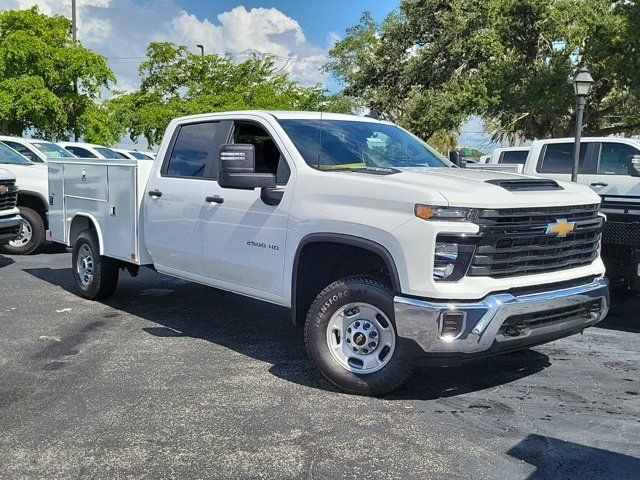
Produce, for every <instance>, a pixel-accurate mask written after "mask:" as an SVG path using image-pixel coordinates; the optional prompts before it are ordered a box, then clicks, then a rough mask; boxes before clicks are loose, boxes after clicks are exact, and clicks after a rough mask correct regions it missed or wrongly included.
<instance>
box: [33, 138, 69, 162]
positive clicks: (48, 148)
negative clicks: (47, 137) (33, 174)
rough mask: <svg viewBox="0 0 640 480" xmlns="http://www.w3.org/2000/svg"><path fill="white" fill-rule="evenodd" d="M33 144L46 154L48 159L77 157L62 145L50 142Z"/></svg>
mask: <svg viewBox="0 0 640 480" xmlns="http://www.w3.org/2000/svg"><path fill="white" fill-rule="evenodd" d="M31 144H32V145H33V146H34V147H36V148H37V149H38V150H40V151H41V152H42V153H44V155H45V157H47V158H75V155H74V154H73V153H71V152H69V151H68V150H65V149H64V148H62V147H61V146H60V145H56V144H55V143H50V142H31Z"/></svg>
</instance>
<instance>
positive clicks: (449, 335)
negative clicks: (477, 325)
mask: <svg viewBox="0 0 640 480" xmlns="http://www.w3.org/2000/svg"><path fill="white" fill-rule="evenodd" d="M465 318H466V315H465V314H464V313H463V312H444V313H443V314H442V317H441V320H440V338H442V339H443V340H445V341H446V340H455V339H456V338H458V337H459V336H460V335H461V334H462V331H463V330H464V324H465Z"/></svg>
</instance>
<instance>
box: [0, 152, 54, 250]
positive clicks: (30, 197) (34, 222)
mask: <svg viewBox="0 0 640 480" xmlns="http://www.w3.org/2000/svg"><path fill="white" fill-rule="evenodd" d="M0 167H2V168H4V169H6V170H9V171H10V172H11V173H12V174H14V175H15V177H16V183H17V185H18V198H17V202H18V208H19V209H20V216H21V217H22V225H21V226H20V231H19V234H18V238H15V239H13V240H11V241H10V242H8V243H7V244H5V245H2V246H1V247H0V251H2V252H4V253H8V254H11V255H27V254H30V253H36V252H37V251H38V250H40V248H41V247H42V245H44V242H45V233H46V229H47V203H48V201H47V199H48V180H47V166H46V165H45V164H44V163H33V162H31V161H29V160H27V158H25V157H24V156H23V155H21V154H19V153H18V152H17V151H15V150H14V149H12V148H9V147H8V146H7V145H5V144H4V143H2V142H0Z"/></svg>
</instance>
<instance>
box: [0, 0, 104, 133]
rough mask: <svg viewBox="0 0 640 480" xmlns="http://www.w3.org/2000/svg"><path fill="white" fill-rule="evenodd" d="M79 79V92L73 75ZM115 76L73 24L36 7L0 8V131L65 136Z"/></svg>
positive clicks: (80, 123) (81, 125)
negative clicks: (80, 40) (76, 40)
mask: <svg viewBox="0 0 640 480" xmlns="http://www.w3.org/2000/svg"><path fill="white" fill-rule="evenodd" d="M74 79H77V85H78V92H77V93H76V92H75V90H74V82H73V80H74ZM114 81H115V77H114V76H113V73H112V72H111V70H109V68H108V67H107V63H106V59H105V58H104V57H102V56H100V55H97V54H95V53H93V52H91V51H89V50H87V49H86V48H84V47H82V46H81V45H78V46H76V47H74V45H73V42H72V39H71V24H70V22H69V20H67V19H66V18H64V17H61V16H55V17H48V16H46V15H42V14H40V13H39V12H38V9H37V7H33V8H31V9H28V10H5V11H3V12H1V13H0V131H2V133H4V134H10V135H22V134H23V132H24V131H25V130H27V129H32V130H34V131H35V134H36V135H37V136H41V137H46V138H51V139H62V138H67V137H68V136H70V134H71V133H72V132H73V129H74V127H75V126H76V125H77V127H78V128H79V133H80V134H82V133H84V132H83V125H84V124H83V123H82V122H81V121H80V119H81V118H83V117H84V116H86V115H87V112H88V111H90V110H91V109H92V108H94V102H95V101H96V100H97V99H98V98H99V97H100V93H101V90H102V89H103V88H106V87H108V86H109V85H110V83H111V82H114Z"/></svg>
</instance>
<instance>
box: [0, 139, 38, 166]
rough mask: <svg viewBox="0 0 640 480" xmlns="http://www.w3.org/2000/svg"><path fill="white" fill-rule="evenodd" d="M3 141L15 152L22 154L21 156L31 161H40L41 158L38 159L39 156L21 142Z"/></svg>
mask: <svg viewBox="0 0 640 480" xmlns="http://www.w3.org/2000/svg"><path fill="white" fill-rule="evenodd" d="M3 143H4V144H5V145H8V146H10V147H11V148H13V149H14V150H15V151H16V152H18V153H19V154H20V155H22V156H23V157H26V158H28V159H29V160H31V161H32V162H42V160H40V157H38V156H37V155H36V154H35V153H33V152H32V151H31V150H29V149H28V148H27V147H25V146H24V145H22V144H21V143H17V142H12V141H6V140H5V141H4V142H3Z"/></svg>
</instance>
